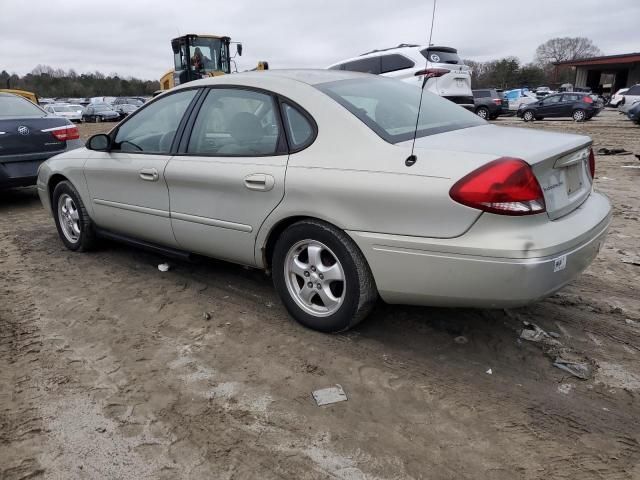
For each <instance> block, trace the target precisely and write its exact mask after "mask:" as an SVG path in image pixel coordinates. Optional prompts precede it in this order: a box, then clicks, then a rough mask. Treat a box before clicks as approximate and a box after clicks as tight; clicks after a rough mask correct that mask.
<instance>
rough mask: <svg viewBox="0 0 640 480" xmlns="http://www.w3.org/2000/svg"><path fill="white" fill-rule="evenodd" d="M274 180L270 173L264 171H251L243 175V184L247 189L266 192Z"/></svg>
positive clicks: (273, 183)
mask: <svg viewBox="0 0 640 480" xmlns="http://www.w3.org/2000/svg"><path fill="white" fill-rule="evenodd" d="M275 183H276V181H275V179H274V178H273V177H272V176H271V175H265V174H264V173H253V174H251V175H247V176H246V177H244V186H245V187H247V188H248V189H249V190H258V191H262V192H268V191H269V190H271V189H272V188H273V186H274V185H275Z"/></svg>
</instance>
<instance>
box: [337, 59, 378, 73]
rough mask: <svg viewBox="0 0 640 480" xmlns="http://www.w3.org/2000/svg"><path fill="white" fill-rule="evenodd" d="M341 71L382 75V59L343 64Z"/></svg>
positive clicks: (360, 60)
mask: <svg viewBox="0 0 640 480" xmlns="http://www.w3.org/2000/svg"><path fill="white" fill-rule="evenodd" d="M341 70H349V71H351V72H362V73H373V74H375V75H379V74H380V73H381V70H380V57H369V58H361V59H359V60H354V61H352V62H347V63H343V64H342V65H341Z"/></svg>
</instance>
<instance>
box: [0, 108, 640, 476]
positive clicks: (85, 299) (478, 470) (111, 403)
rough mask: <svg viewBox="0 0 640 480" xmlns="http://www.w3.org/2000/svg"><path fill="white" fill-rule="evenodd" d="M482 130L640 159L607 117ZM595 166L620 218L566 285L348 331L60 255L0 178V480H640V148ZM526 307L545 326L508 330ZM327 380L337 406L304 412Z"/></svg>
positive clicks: (407, 314)
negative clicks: (561, 360)
mask: <svg viewBox="0 0 640 480" xmlns="http://www.w3.org/2000/svg"><path fill="white" fill-rule="evenodd" d="M495 123H497V124H501V125H517V126H521V127H524V128H543V129H550V130H559V131H567V132H578V133H585V134H588V135H591V136H592V137H593V139H594V141H595V147H596V148H601V147H623V148H626V149H627V150H630V151H633V152H635V153H640V127H637V126H634V125H632V124H631V123H630V122H628V121H625V120H624V119H622V117H619V116H618V114H617V113H615V112H603V113H602V114H601V115H600V116H598V117H597V118H595V119H594V120H592V121H590V122H587V123H584V124H576V123H574V122H572V121H568V120H557V121H547V120H545V121H543V122H535V123H534V124H531V125H525V124H524V123H523V122H522V121H520V120H517V119H513V118H511V119H509V118H507V119H499V120H498V121H496V122H495ZM111 126H112V125H107V128H110V127H111ZM87 127H89V128H91V129H93V130H92V131H95V129H96V128H100V129H104V128H105V125H98V126H94V125H90V126H85V125H83V126H81V127H80V128H81V129H82V131H83V134H85V138H86V135H88V133H87V130H86V129H87ZM597 161H598V164H597V181H596V185H597V188H598V189H599V190H601V191H602V192H604V193H606V194H607V195H608V196H609V198H610V199H611V201H612V203H613V205H614V220H613V225H612V227H611V230H610V233H609V237H608V240H607V242H606V244H605V246H604V247H603V249H602V251H601V253H600V255H599V257H598V258H597V259H596V261H595V262H594V264H593V265H592V266H591V267H590V268H589V269H588V271H587V272H585V273H584V274H583V275H581V276H580V277H579V278H578V279H577V280H575V281H574V282H573V283H572V284H571V285H569V286H567V287H566V288H564V289H563V290H562V291H561V292H560V293H558V294H556V295H554V296H553V297H551V298H549V299H547V300H545V301H542V302H540V303H538V304H536V305H533V306H531V307H528V308H522V309H516V310H509V311H505V310H498V311H489V310H446V309H435V308H410V307H403V306H389V305H384V304H382V303H381V304H379V305H378V307H377V308H376V309H375V311H374V313H373V315H372V316H371V317H370V318H369V319H368V320H367V321H366V322H364V323H363V324H361V325H360V326H359V327H358V328H357V329H356V330H354V331H352V332H349V333H346V334H341V335H324V334H320V333H315V332H313V331H309V330H306V329H304V328H303V327H301V326H299V325H297V324H296V323H294V322H293V321H292V320H291V319H289V318H288V316H287V314H286V312H285V310H284V308H283V307H282V306H281V304H280V302H279V300H278V298H277V296H276V294H275V292H274V289H273V287H272V284H271V281H270V279H269V278H267V277H265V276H264V275H263V274H262V273H261V272H259V271H255V270H251V269H245V268H242V267H238V266H235V265H230V264H226V263H223V262H217V261H203V262H201V263H186V262H179V261H175V260H170V263H171V264H172V269H171V270H170V271H169V272H166V273H161V272H160V271H158V269H157V265H158V264H159V263H161V262H163V261H166V259H164V258H162V257H160V256H157V255H155V254H151V253H148V252H145V251H141V250H137V249H134V248H132V247H128V246H123V245H118V244H114V243H105V244H104V245H103V246H102V248H100V249H99V250H98V251H96V252H93V253H90V254H76V253H72V252H70V251H67V250H66V249H65V248H64V247H63V245H62V243H61V242H60V241H59V239H58V237H57V233H56V230H55V227H54V225H53V221H52V219H51V218H50V216H49V215H48V214H47V213H46V212H45V211H44V210H43V209H42V207H41V205H40V203H39V201H38V198H37V195H36V193H35V191H34V190H33V189H20V190H11V191H5V192H1V193H0V386H1V391H0V478H1V479H7V480H9V479H11V480H13V479H25V478H40V477H42V478H52V479H57V478H60V479H76V478H77V479H94V478H96V479H103V478H110V479H111V478H113V479H116V478H117V479H129V478H130V479H143V478H159V479H177V478H192V479H199V478H212V479H248V478H256V479H325V478H333V479H343V480H352V479H365V478H366V479H404V478H416V479H418V478H428V479H492V480H494V479H498V480H500V479H505V480H513V479H539V478H546V479H581V480H588V479H607V480H617V479H634V478H635V479H640V367H639V365H640V363H639V360H640V287H639V280H640V247H639V246H640V222H639V218H640V188H639V187H640V170H638V169H632V168H622V167H623V166H625V165H635V166H638V165H640V161H638V160H637V159H636V158H635V157H634V156H633V155H630V156H622V155H617V156H599V157H598V159H597ZM634 262H635V263H634ZM205 312H208V313H209V314H210V317H211V318H210V319H208V320H207V319H206V316H205ZM525 321H526V322H531V323H535V324H537V325H539V326H540V327H541V328H543V329H545V330H546V331H548V332H553V336H548V337H544V342H531V341H527V340H522V339H520V338H519V337H520V332H521V330H522V328H523V322H525ZM558 355H564V356H569V357H571V358H572V359H574V360H578V361H581V362H586V364H588V365H589V366H590V367H591V368H592V370H593V373H592V375H591V376H590V378H589V379H587V380H581V379H579V378H576V377H574V376H572V375H571V374H569V373H567V372H566V371H563V370H561V369H559V368H556V367H554V366H553V360H554V359H555V357H556V356H558ZM489 370H490V371H491V373H490V374H489V373H487V372H488V371H489ZM335 384H340V385H342V387H343V388H344V390H345V391H346V393H347V396H348V401H346V402H342V403H338V404H334V405H331V406H326V407H317V406H316V405H315V403H314V401H313V400H312V397H311V392H312V391H313V390H315V389H318V388H323V387H329V386H333V385H335Z"/></svg>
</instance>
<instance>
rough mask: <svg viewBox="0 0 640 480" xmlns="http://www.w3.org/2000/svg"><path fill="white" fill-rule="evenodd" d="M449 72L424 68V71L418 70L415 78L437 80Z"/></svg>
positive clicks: (443, 69) (441, 69) (442, 69)
mask: <svg viewBox="0 0 640 480" xmlns="http://www.w3.org/2000/svg"><path fill="white" fill-rule="evenodd" d="M450 71H451V70H447V69H446V68H425V69H424V70H419V71H417V72H416V73H415V76H416V77H419V76H422V75H424V76H426V77H427V78H438V77H441V76H443V75H446V74H447V73H449V72H450Z"/></svg>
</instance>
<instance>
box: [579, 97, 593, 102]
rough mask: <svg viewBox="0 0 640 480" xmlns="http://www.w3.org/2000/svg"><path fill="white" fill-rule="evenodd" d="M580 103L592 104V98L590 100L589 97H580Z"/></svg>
mask: <svg viewBox="0 0 640 480" xmlns="http://www.w3.org/2000/svg"><path fill="white" fill-rule="evenodd" d="M582 101H583V102H584V103H593V98H591V97H590V96H588V95H587V96H585V97H582Z"/></svg>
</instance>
